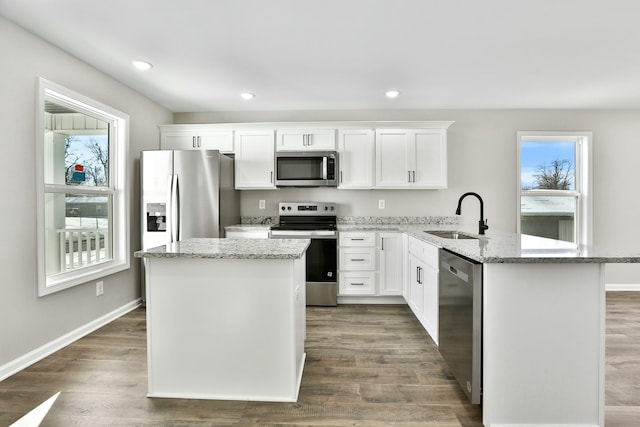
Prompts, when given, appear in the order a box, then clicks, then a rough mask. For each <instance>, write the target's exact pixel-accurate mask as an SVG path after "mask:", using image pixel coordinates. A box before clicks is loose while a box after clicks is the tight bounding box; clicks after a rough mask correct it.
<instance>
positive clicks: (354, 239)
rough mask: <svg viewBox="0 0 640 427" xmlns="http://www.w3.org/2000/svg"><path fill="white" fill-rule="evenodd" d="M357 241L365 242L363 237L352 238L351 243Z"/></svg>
mask: <svg viewBox="0 0 640 427" xmlns="http://www.w3.org/2000/svg"><path fill="white" fill-rule="evenodd" d="M356 240H364V238H363V237H359V238H355V237H352V238H351V241H352V242H354V241H356Z"/></svg>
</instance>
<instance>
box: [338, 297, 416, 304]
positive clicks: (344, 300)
mask: <svg viewBox="0 0 640 427" xmlns="http://www.w3.org/2000/svg"><path fill="white" fill-rule="evenodd" d="M338 304H403V305H407V302H406V301H405V300H404V298H403V297H401V296H376V297H372V296H360V295H344V296H338Z"/></svg>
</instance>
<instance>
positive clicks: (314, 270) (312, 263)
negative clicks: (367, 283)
mask: <svg viewBox="0 0 640 427" xmlns="http://www.w3.org/2000/svg"><path fill="white" fill-rule="evenodd" d="M303 233H304V234H303ZM271 238H273V239H296V238H298V239H311V244H310V245H309V247H308V248H307V257H306V259H307V261H306V269H307V273H306V282H307V305H321V306H336V305H338V239H337V236H336V233H335V231H304V232H301V231H291V230H287V231H285V230H278V231H276V230H273V231H271Z"/></svg>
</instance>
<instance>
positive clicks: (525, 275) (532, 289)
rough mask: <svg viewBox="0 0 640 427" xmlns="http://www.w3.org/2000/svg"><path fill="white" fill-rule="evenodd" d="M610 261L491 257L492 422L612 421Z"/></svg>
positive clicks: (514, 425)
mask: <svg viewBox="0 0 640 427" xmlns="http://www.w3.org/2000/svg"><path fill="white" fill-rule="evenodd" d="M604 270H605V264H601V263H580V262H576V263H514V264H499V263H498V264H485V265H484V290H483V420H484V425H485V427H506V426H509V427H525V426H526V427H531V426H545V427H551V426H556V427H557V426H563V427H564V426H573V427H577V426H580V427H586V426H589V427H596V426H597V427H603V426H604V368H605V363H604V357H605V346H604V344H605V342H604V325H605V285H604Z"/></svg>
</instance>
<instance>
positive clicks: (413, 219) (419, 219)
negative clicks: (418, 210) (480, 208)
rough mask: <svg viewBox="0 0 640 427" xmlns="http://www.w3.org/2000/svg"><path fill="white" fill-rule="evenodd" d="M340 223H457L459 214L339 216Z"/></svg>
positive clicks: (458, 222)
mask: <svg viewBox="0 0 640 427" xmlns="http://www.w3.org/2000/svg"><path fill="white" fill-rule="evenodd" d="M338 224H356V225H359V224H434V225H457V224H460V217H459V216H457V215H456V216H339V217H338Z"/></svg>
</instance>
